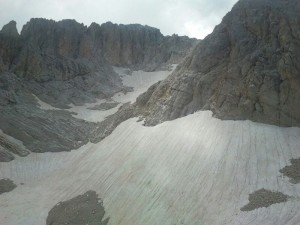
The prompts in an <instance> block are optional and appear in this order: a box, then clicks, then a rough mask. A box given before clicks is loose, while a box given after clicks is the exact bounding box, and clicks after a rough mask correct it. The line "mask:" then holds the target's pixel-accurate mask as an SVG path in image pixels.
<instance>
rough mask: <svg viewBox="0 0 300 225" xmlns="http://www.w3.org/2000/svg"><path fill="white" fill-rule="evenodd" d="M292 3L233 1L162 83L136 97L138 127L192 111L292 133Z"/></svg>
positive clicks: (298, 95) (298, 55)
mask: <svg viewBox="0 0 300 225" xmlns="http://www.w3.org/2000/svg"><path fill="white" fill-rule="evenodd" d="M299 12H300V2H299V1H298V0H289V1H285V0H272V1H271V0H241V1H239V2H238V3H237V4H236V5H235V6H234V7H233V9H232V11H231V12H229V13H228V14H227V15H226V16H225V17H224V18H223V20H222V22H221V24H220V25H218V26H217V27H216V28H215V29H214V31H213V33H212V34H210V35H208V36H207V37H206V38H205V39H204V40H203V41H201V42H200V43H199V44H198V45H197V46H196V48H195V49H194V50H193V52H192V53H191V54H190V55H189V56H188V57H187V58H186V59H185V60H184V62H183V63H181V64H180V65H179V66H178V68H177V70H176V71H175V72H174V73H173V74H172V75H171V76H169V77H168V78H167V79H166V80H164V81H162V82H160V83H157V84H155V85H154V86H152V87H151V88H150V89H149V90H148V91H147V92H146V93H145V94H143V95H142V96H140V97H139V99H138V103H137V105H138V106H139V108H140V111H141V112H142V113H143V114H144V115H145V116H146V119H147V120H146V123H147V124H149V125H155V124H157V123H160V122H161V121H165V120H172V119H175V118H178V117H181V116H185V115H187V114H190V113H193V112H194V111H197V110H212V111H213V112H214V115H215V116H216V117H219V118H222V119H250V120H253V121H259V122H263V123H270V124H276V125H280V126H300V105H299V103H300V64H299V62H300V15H299Z"/></svg>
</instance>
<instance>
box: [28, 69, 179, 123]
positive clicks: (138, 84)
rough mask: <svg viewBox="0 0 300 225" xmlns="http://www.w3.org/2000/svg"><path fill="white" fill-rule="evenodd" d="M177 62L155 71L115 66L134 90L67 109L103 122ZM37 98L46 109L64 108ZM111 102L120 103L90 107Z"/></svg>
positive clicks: (167, 73)
mask: <svg viewBox="0 0 300 225" xmlns="http://www.w3.org/2000/svg"><path fill="white" fill-rule="evenodd" d="M176 66H177V65H176V64H173V65H172V70H170V71H168V70H166V71H154V72H145V71H142V70H139V71H131V72H132V74H128V71H129V69H128V68H122V67H114V70H115V72H117V73H118V74H119V75H120V77H121V79H122V82H123V85H125V86H127V87H132V88H133V91H132V92H127V93H122V92H119V93H116V94H115V95H114V96H113V97H112V100H106V99H98V100H97V101H96V102H94V103H87V104H84V105H82V106H75V105H73V104H70V105H69V106H70V107H71V108H70V109H66V110H67V111H69V112H73V113H75V114H73V115H72V116H73V117H75V118H78V119H83V120H86V121H89V122H101V121H103V120H105V118H106V117H108V116H110V115H112V114H115V113H116V112H117V111H118V109H119V108H120V106H122V105H123V104H124V103H127V102H131V103H133V102H135V101H136V98H137V97H138V96H139V95H140V94H142V93H143V92H145V91H146V90H147V89H148V88H149V87H150V86H151V85H153V84H155V83H156V82H158V81H160V80H163V79H165V78H166V77H167V76H168V75H170V74H171V73H172V71H173V70H174V69H175V68H176ZM34 97H35V98H36V100H37V101H38V104H39V107H40V108H41V109H44V110H63V109H59V108H55V107H53V106H51V105H49V104H47V103H45V102H43V101H41V100H40V99H39V98H38V97H37V96H35V95H34ZM109 102H117V103H120V104H118V105H117V106H116V107H114V108H112V109H109V110H92V109H90V108H92V107H94V106H96V105H99V104H101V103H109Z"/></svg>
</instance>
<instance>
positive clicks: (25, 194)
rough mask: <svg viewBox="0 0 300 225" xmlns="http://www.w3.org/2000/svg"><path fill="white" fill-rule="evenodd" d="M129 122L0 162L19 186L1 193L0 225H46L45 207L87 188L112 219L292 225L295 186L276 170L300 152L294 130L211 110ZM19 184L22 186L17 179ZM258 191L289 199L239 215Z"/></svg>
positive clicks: (156, 224)
mask: <svg viewBox="0 0 300 225" xmlns="http://www.w3.org/2000/svg"><path fill="white" fill-rule="evenodd" d="M136 121H137V118H132V119H129V120H127V121H125V122H123V123H122V124H121V125H120V126H118V127H117V128H116V129H115V130H114V132H113V133H112V134H111V135H110V136H108V137H107V138H105V139H104V140H103V141H101V142H99V143H97V144H91V143H89V144H87V145H85V146H83V147H81V148H80V149H78V150H74V151H71V152H62V153H43V154H36V153H32V154H30V155H29V156H27V157H26V158H17V159H16V160H14V161H12V162H9V163H0V179H1V178H9V179H11V180H13V181H14V183H15V184H17V185H18V187H17V188H15V189H14V190H13V191H12V192H9V193H5V194H2V195H1V196H0V218H1V220H0V221H1V225H29V224H30V225H41V224H45V221H46V218H47V215H48V212H49V211H50V209H51V208H52V207H53V206H54V205H55V204H57V203H58V202H60V201H66V200H68V199H71V198H73V197H75V196H77V195H80V194H83V193H85V192H86V191H88V190H94V191H96V192H97V194H98V195H99V197H100V198H101V199H103V205H104V208H105V211H106V216H109V217H110V220H109V224H111V225H129V224H130V225H161V224H163V225H174V224H184V225H211V224H214V225H226V224H228V225H246V224H251V225H261V224H264V225H282V224H286V225H298V224H299V221H300V214H299V211H300V201H299V200H297V199H299V197H300V185H295V184H291V183H290V182H289V181H288V178H285V177H282V175H281V173H280V172H279V170H280V169H281V168H283V167H284V166H286V165H288V164H289V159H291V158H298V157H299V156H300V151H299V150H300V142H299V139H300V129H299V128H279V127H276V126H271V125H264V124H259V123H253V122H250V121H221V120H219V119H215V118H213V117H212V116H211V112H208V111H205V112H196V113H195V114H192V115H189V116H186V117H184V118H180V119H177V120H174V121H170V122H165V123H162V124H160V125H158V126H155V127H144V126H143V125H142V122H139V123H138V122H136ZM20 183H24V185H19V184H20ZM261 188H265V189H268V190H273V191H280V192H282V193H284V194H286V195H289V196H293V197H294V198H293V199H290V200H289V201H288V202H285V203H281V204H275V205H271V206H270V207H268V208H259V209H256V210H254V211H251V212H242V211H240V208H241V207H243V206H244V205H246V204H247V203H248V196H249V194H250V193H253V192H254V191H256V190H259V189H261Z"/></svg>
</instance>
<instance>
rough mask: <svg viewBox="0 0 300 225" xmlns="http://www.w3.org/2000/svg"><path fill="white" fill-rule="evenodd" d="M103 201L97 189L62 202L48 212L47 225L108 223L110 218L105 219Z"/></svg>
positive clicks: (99, 224)
mask: <svg viewBox="0 0 300 225" xmlns="http://www.w3.org/2000/svg"><path fill="white" fill-rule="evenodd" d="M104 215H105V210H104V207H103V201H102V200H101V199H99V198H98V195H97V194H96V192H95V191H88V192H86V193H84V194H83V195H79V196H77V197H75V198H72V199H70V200H67V201H65V202H60V203H58V204H57V205H55V206H54V207H53V208H52V209H51V210H50V211H49V213H48V217H47V220H46V225H62V224H72V225H83V224H89V225H106V224H107V223H108V222H109V218H107V219H104Z"/></svg>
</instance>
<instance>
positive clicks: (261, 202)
mask: <svg viewBox="0 0 300 225" xmlns="http://www.w3.org/2000/svg"><path fill="white" fill-rule="evenodd" d="M289 198H290V197H289V196H288V195H285V194H283V193H281V192H273V191H269V190H266V189H264V188H263V189H260V190H258V191H255V192H253V193H251V194H249V198H248V199H249V203H248V204H247V205H245V206H244V207H242V208H241V211H252V210H255V209H258V208H263V207H264V208H267V207H269V206H271V205H273V204H276V203H282V202H287V201H288V199H289Z"/></svg>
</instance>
